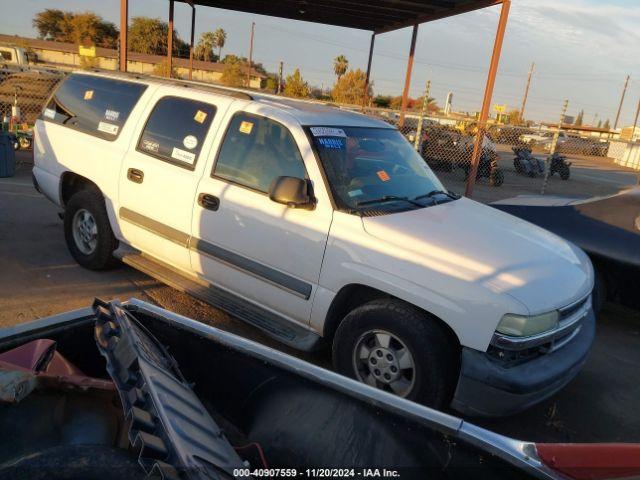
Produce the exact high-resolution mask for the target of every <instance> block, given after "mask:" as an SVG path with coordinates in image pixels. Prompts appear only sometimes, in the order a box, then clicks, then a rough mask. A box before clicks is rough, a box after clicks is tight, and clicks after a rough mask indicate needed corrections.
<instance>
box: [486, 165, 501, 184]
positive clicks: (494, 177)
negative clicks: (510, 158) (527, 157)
mask: <svg viewBox="0 0 640 480" xmlns="http://www.w3.org/2000/svg"><path fill="white" fill-rule="evenodd" d="M503 183H504V172H503V171H502V170H500V169H499V168H494V169H493V170H492V171H491V173H490V174H489V185H491V186H492V187H499V186H500V185H502V184H503Z"/></svg>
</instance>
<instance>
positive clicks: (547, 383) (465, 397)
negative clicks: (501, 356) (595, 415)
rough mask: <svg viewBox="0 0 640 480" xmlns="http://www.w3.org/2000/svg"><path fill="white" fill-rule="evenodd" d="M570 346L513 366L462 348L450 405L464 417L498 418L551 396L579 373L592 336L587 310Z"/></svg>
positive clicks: (591, 316)
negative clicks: (456, 384)
mask: <svg viewBox="0 0 640 480" xmlns="http://www.w3.org/2000/svg"><path fill="white" fill-rule="evenodd" d="M581 323H582V325H581V328H580V331H579V332H578V333H577V334H576V336H575V337H574V338H572V339H571V341H570V342H569V343H567V344H566V345H564V346H563V347H562V348H559V349H558V350H555V351H553V352H552V353H548V354H542V355H540V356H538V357H536V358H534V359H532V360H528V361H525V362H524V363H520V364H518V365H515V366H505V365H504V364H503V363H502V362H500V361H499V360H497V359H495V358H492V357H491V356H489V355H488V354H487V353H485V352H479V351H477V350H473V349H470V348H463V349H462V356H461V368H460V379H459V380H458V386H457V388H456V392H455V395H454V399H453V401H452V403H451V406H452V407H453V408H454V409H455V410H457V411H459V412H461V413H463V414H466V415H475V416H483V417H499V416H506V415H512V414H515V413H518V412H520V411H522V410H525V409H527V408H529V407H531V406H533V405H535V404H536V403H539V402H541V401H543V400H545V399H546V398H548V397H550V396H551V395H553V394H554V393H556V392H557V391H558V390H560V389H561V388H562V387H564V386H565V385H566V384H567V383H569V382H570V381H571V380H573V378H574V377H575V376H576V375H577V374H578V372H579V371H580V369H581V368H582V366H583V365H584V364H585V362H586V360H587V355H588V354H589V351H590V349H591V345H592V343H593V339H594V337H595V329H596V320H595V315H594V313H593V309H592V308H589V311H588V313H587V315H586V316H585V317H584V318H583V319H582V322H581Z"/></svg>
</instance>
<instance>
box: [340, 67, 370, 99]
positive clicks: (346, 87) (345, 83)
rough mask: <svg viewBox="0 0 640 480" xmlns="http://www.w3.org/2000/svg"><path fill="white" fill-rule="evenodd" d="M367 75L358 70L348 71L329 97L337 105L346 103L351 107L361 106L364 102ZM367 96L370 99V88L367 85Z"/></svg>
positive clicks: (341, 77)
mask: <svg viewBox="0 0 640 480" xmlns="http://www.w3.org/2000/svg"><path fill="white" fill-rule="evenodd" d="M366 82H367V74H366V73H365V72H363V71H362V70H360V69H357V70H349V71H348V72H347V73H345V74H343V75H341V76H340V77H339V78H338V81H337V82H336V84H335V85H334V86H333V90H332V91H331V96H332V97H333V100H334V101H335V102H337V103H348V104H352V105H362V104H363V103H364V100H365V85H366ZM368 90H369V91H368V92H367V96H369V97H371V95H372V88H371V84H369V89H368Z"/></svg>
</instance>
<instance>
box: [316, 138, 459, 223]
mask: <svg viewBox="0 0 640 480" xmlns="http://www.w3.org/2000/svg"><path fill="white" fill-rule="evenodd" d="M309 130H310V133H311V137H312V138H313V142H314V144H315V147H316V150H317V151H318V154H319V156H320V160H321V161H322V164H323V166H324V169H325V172H326V174H327V177H328V180H329V183H330V185H331V190H332V192H333V194H334V197H335V198H336V202H337V203H338V207H339V208H340V209H342V210H347V211H351V212H363V213H364V212H366V211H371V210H375V211H376V212H380V211H382V212H389V213H390V212H392V211H401V210H408V209H414V208H423V207H426V206H430V205H434V204H436V203H441V202H444V201H450V200H453V199H454V197H453V196H449V194H447V193H446V192H445V188H444V187H443V186H442V183H440V180H438V178H437V177H436V176H435V175H434V173H433V172H432V171H431V169H430V168H429V167H428V166H427V164H426V163H425V161H424V160H423V159H422V158H421V157H420V155H418V153H417V152H416V151H415V150H414V149H413V147H412V146H411V145H410V144H409V143H408V142H407V140H406V139H405V138H404V137H403V136H402V135H401V134H400V132H398V131H397V130H395V129H383V128H361V127H340V128H334V127H310V128H309ZM438 192H442V193H438Z"/></svg>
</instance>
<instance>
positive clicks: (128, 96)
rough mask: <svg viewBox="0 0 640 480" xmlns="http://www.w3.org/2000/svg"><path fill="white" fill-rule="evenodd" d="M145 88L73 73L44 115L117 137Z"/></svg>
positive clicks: (64, 82)
mask: <svg viewBox="0 0 640 480" xmlns="http://www.w3.org/2000/svg"><path fill="white" fill-rule="evenodd" d="M146 88H147V87H146V85H142V84H139V83H132V82H124V81H122V80H116V79H113V78H105V77H96V76H92V75H81V74H71V75H69V76H68V77H67V78H66V79H65V80H64V81H63V82H62V84H61V85H60V87H59V88H58V89H57V90H56V92H55V93H54V95H53V97H52V98H51V101H50V102H49V104H48V105H47V107H46V108H45V109H44V111H43V113H42V118H43V119H44V120H47V121H52V122H54V123H58V124H60V125H65V126H67V127H70V128H73V129H76V130H81V131H83V132H85V133H88V134H90V135H94V136H96V137H100V138H104V139H105V140H115V139H116V138H118V135H119V134H120V131H121V130H122V127H123V125H124V123H125V122H126V121H127V118H129V114H130V113H131V110H133V107H134V106H135V105H136V103H137V102H138V100H139V99H140V97H141V96H142V94H143V93H144V91H145V89H146Z"/></svg>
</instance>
